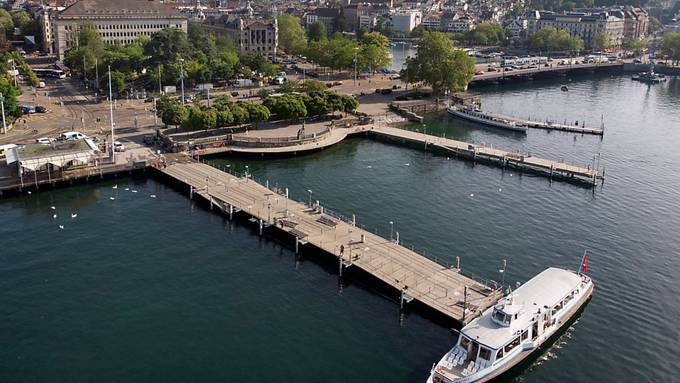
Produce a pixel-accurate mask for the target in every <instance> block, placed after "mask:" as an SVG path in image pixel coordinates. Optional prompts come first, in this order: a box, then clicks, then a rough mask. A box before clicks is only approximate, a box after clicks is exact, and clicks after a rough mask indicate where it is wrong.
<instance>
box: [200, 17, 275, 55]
mask: <svg viewBox="0 0 680 383" xmlns="http://www.w3.org/2000/svg"><path fill="white" fill-rule="evenodd" d="M197 25H199V26H200V27H201V28H203V29H204V30H205V31H207V32H210V33H213V34H215V35H217V36H226V37H229V38H231V39H232V40H234V44H235V45H236V48H237V49H238V52H239V53H240V54H246V53H259V54H261V55H263V56H267V57H269V58H274V57H275V56H276V50H277V47H278V44H279V26H278V23H277V21H276V18H274V19H259V18H254V17H252V16H245V15H244V16H234V15H229V16H222V17H220V18H217V19H206V20H205V21H204V22H202V23H200V24H197Z"/></svg>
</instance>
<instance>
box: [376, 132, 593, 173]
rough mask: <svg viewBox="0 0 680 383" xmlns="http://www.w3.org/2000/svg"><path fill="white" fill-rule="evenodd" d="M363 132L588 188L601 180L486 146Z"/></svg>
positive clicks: (424, 136) (580, 169)
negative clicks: (564, 180) (577, 182)
mask: <svg viewBox="0 0 680 383" xmlns="http://www.w3.org/2000/svg"><path fill="white" fill-rule="evenodd" d="M367 132H368V134H370V135H373V136H374V137H375V138H382V139H387V140H388V141H396V142H400V143H411V144H413V145H415V146H417V147H422V148H423V149H424V150H432V151H439V152H441V153H443V154H451V155H454V156H460V157H465V158H469V159H472V160H474V161H486V162H489V163H494V164H497V165H499V166H502V167H508V168H514V169H518V170H522V171H532V172H536V173H539V174H542V175H546V176H548V177H551V178H552V177H556V178H562V179H569V180H575V181H582V182H586V183H588V184H590V185H595V183H596V182H597V180H603V179H604V171H602V172H600V171H598V170H596V169H595V168H594V167H585V168H584V167H580V166H574V165H569V164H566V163H563V162H558V161H552V160H547V159H543V158H539V157H534V156H533V155H531V154H528V153H519V152H508V151H505V150H500V149H495V148H492V147H489V146H484V145H479V144H471V143H468V142H463V141H457V140H452V139H450V138H444V137H436V136H430V135H427V134H423V133H419V132H413V131H409V130H404V129H398V128H392V127H389V126H376V127H374V128H373V129H371V130H368V131H367Z"/></svg>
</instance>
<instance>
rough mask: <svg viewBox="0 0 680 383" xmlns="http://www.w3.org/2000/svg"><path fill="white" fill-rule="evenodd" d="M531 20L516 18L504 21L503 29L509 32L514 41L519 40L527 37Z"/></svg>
mask: <svg viewBox="0 0 680 383" xmlns="http://www.w3.org/2000/svg"><path fill="white" fill-rule="evenodd" d="M528 27H529V22H528V21H527V19H525V18H515V19H511V20H507V21H505V22H504V23H503V29H504V30H505V31H506V32H507V33H508V35H509V36H510V39H511V40H512V41H513V42H519V41H521V40H524V39H525V38H526V34H527V29H528Z"/></svg>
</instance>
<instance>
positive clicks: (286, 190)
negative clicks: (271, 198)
mask: <svg viewBox="0 0 680 383" xmlns="http://www.w3.org/2000/svg"><path fill="white" fill-rule="evenodd" d="M286 198H288V188H286Z"/></svg>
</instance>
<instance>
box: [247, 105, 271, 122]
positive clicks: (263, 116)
mask: <svg viewBox="0 0 680 383" xmlns="http://www.w3.org/2000/svg"><path fill="white" fill-rule="evenodd" d="M243 106H244V107H245V108H246V110H247V111H248V122H250V123H251V124H253V125H254V126H255V127H257V124H258V123H259V122H261V121H267V120H268V119H269V117H270V116H271V113H270V112H269V109H267V107H266V106H264V105H262V104H250V103H244V104H243Z"/></svg>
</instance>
